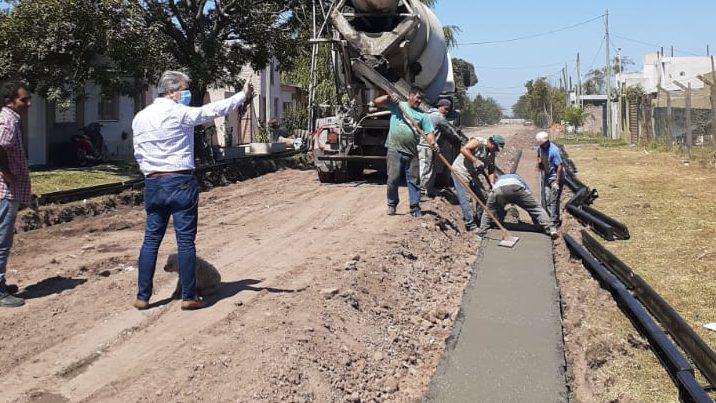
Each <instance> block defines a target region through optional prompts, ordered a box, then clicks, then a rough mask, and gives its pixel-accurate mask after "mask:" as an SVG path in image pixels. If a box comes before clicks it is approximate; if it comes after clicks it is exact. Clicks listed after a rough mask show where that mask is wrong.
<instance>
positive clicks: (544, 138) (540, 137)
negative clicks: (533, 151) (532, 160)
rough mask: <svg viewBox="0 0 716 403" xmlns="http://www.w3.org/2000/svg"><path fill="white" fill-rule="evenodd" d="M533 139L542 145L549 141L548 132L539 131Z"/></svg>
mask: <svg viewBox="0 0 716 403" xmlns="http://www.w3.org/2000/svg"><path fill="white" fill-rule="evenodd" d="M535 140H536V141H537V144H539V145H542V144H544V143H546V142H548V141H549V133H547V132H539V133H537V135H536V136H535Z"/></svg>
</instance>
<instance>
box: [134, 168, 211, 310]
mask: <svg viewBox="0 0 716 403" xmlns="http://www.w3.org/2000/svg"><path fill="white" fill-rule="evenodd" d="M144 209H145V210H146V212H147V223H146V227H145V232H144V243H143V244H142V249H141V251H140V252H139V273H138V275H139V280H138V284H139V291H138V292H137V299H138V300H141V301H149V298H150V297H151V296H152V285H153V284H152V281H153V279H154V269H155V267H156V264H157V251H158V250H159V245H161V243H162V239H163V238H164V233H165V232H166V230H167V224H168V223H169V217H170V216H171V217H172V219H173V223H174V232H175V234H176V239H177V249H178V258H179V259H178V263H179V280H180V282H181V289H182V299H183V300H185V301H188V300H192V299H194V298H195V296H196V280H195V277H194V270H195V265H196V247H195V246H194V240H195V239H196V225H197V221H198V219H199V185H198V184H197V181H196V178H195V177H194V175H172V176H163V177H158V178H147V179H145V180H144Z"/></svg>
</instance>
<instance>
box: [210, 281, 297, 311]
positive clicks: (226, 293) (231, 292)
mask: <svg viewBox="0 0 716 403" xmlns="http://www.w3.org/2000/svg"><path fill="white" fill-rule="evenodd" d="M261 282H262V280H256V279H245V280H239V281H231V282H228V283H226V282H223V281H222V282H221V285H220V286H219V291H218V292H216V293H215V294H213V295H208V296H206V297H204V301H205V302H206V305H207V307H210V306H212V305H214V304H216V303H217V302H219V301H221V300H224V299H227V298H231V297H233V296H235V295H236V294H238V293H240V292H242V291H255V292H260V291H268V292H270V293H275V294H284V293H287V294H290V293H294V292H299V291H302V290H300V289H298V290H292V289H283V288H274V287H254V286H255V285H256V284H260V283H261Z"/></svg>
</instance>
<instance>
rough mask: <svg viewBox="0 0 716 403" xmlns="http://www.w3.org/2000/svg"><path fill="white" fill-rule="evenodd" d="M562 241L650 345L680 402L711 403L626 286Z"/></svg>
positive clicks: (567, 239) (576, 247) (573, 244)
mask: <svg viewBox="0 0 716 403" xmlns="http://www.w3.org/2000/svg"><path fill="white" fill-rule="evenodd" d="M564 240H565V242H566V244H567V247H568V248H569V250H570V252H571V253H572V255H573V256H575V257H578V258H579V259H580V260H581V261H582V264H583V265H584V266H585V267H586V268H587V269H588V270H589V271H590V272H591V273H592V275H593V276H594V277H595V278H596V279H597V281H599V283H600V284H601V285H602V287H603V288H605V289H606V290H607V291H609V292H610V293H611V294H612V296H613V297H614V299H615V301H616V302H617V304H618V306H619V307H620V308H621V310H622V312H624V313H625V314H626V315H627V316H628V317H629V319H630V320H631V321H632V323H633V324H634V325H635V327H636V328H637V330H638V331H639V332H640V333H641V334H642V335H643V336H644V337H645V338H646V339H647V340H648V341H649V343H650V344H651V346H652V348H653V350H654V352H655V353H656V355H657V357H658V358H659V360H660V361H661V362H662V364H663V365H664V368H665V369H666V370H667V373H668V374H669V376H670V377H671V379H672V380H673V381H674V384H675V385H676V386H677V388H678V389H679V398H680V400H681V401H683V402H696V403H712V402H713V401H712V400H711V398H709V396H708V394H707V393H706V391H704V389H703V388H702V387H701V386H700V385H699V384H698V382H697V381H696V378H695V377H694V370H693V368H691V366H690V365H689V363H688V361H686V359H685V358H684V356H683V355H681V353H680V352H679V350H678V349H677V348H676V346H675V345H674V344H673V343H672V342H671V341H670V340H669V338H668V337H667V335H666V334H665V333H664V331H663V330H661V328H660V327H659V326H658V325H657V324H656V323H655V322H654V320H653V319H652V318H651V316H649V313H648V312H647V311H646V309H644V307H643V306H642V305H641V304H639V302H638V301H637V300H636V298H634V296H633V295H631V293H630V292H629V291H628V290H627V288H626V286H625V285H624V284H623V283H622V282H621V281H619V279H618V278H617V277H615V276H614V275H612V274H611V273H610V272H609V270H607V269H606V268H605V267H604V266H603V265H602V264H601V263H600V262H599V261H597V260H596V259H595V258H594V256H592V255H591V254H590V253H589V252H588V251H587V250H586V249H585V248H584V247H583V246H582V245H580V244H579V243H578V242H577V241H576V240H575V239H574V238H572V237H571V236H570V235H567V234H565V235H564Z"/></svg>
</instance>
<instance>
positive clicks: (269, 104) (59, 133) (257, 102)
mask: <svg viewBox="0 0 716 403" xmlns="http://www.w3.org/2000/svg"><path fill="white" fill-rule="evenodd" d="M240 76H241V78H245V79H250V80H251V81H252V82H253V83H254V88H255V94H256V95H255V97H254V99H253V102H252V103H251V104H250V105H249V107H248V108H247V109H246V113H245V114H244V115H242V116H239V114H238V113H235V114H232V115H231V116H228V117H226V118H219V119H216V120H215V127H216V135H215V136H214V138H213V139H212V142H213V144H215V145H218V146H220V147H225V146H229V145H236V144H244V143H249V142H251V140H252V139H253V137H254V136H255V135H256V133H257V132H258V130H257V128H258V123H259V122H266V121H268V120H270V119H272V118H279V119H280V118H281V117H282V116H283V110H284V105H286V103H285V102H284V101H283V100H284V98H283V97H282V86H281V80H280V74H279V73H278V71H276V68H275V65H273V64H272V65H270V66H268V67H267V68H266V69H264V70H261V71H258V72H257V71H254V70H253V69H251V68H250V67H248V66H246V67H244V68H243V70H242V72H241V74H240ZM85 92H86V97H85V98H84V100H82V101H81V102H73V103H71V104H70V107H69V109H66V110H60V109H59V108H56V107H55V105H54V103H52V102H47V101H46V100H45V99H43V98H42V97H40V96H38V95H33V97H32V107H31V108H30V110H29V111H28V112H27V113H26V116H23V122H24V125H23V128H24V139H23V140H24V143H25V149H26V150H27V154H28V160H29V163H30V165H58V164H62V163H63V162H69V161H70V158H71V157H70V151H71V147H70V138H71V137H72V135H73V134H75V133H77V132H79V130H80V128H82V127H84V126H86V125H88V124H90V123H92V122H98V123H100V124H101V125H102V135H103V136H104V140H105V144H106V145H107V149H108V151H109V154H110V159H129V158H132V155H133V147H132V119H134V115H135V114H136V113H137V112H139V111H140V110H141V109H142V108H144V107H145V106H146V105H148V104H150V103H151V102H153V101H154V98H156V96H157V91H156V89H155V88H153V87H152V88H150V89H149V90H148V91H146V92H145V93H143V94H138V95H137V96H135V97H128V96H122V95H114V96H109V97H107V96H103V95H102V92H101V88H100V87H99V86H98V85H95V84H87V85H86V87H85ZM234 93H235V89H234V88H211V89H210V90H209V91H208V92H207V95H206V97H205V99H204V102H205V103H207V102H211V101H216V100H219V99H224V98H226V97H228V96H231V95H233V94H234ZM227 128H228V129H229V130H228V133H229V135H228V136H227Z"/></svg>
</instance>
